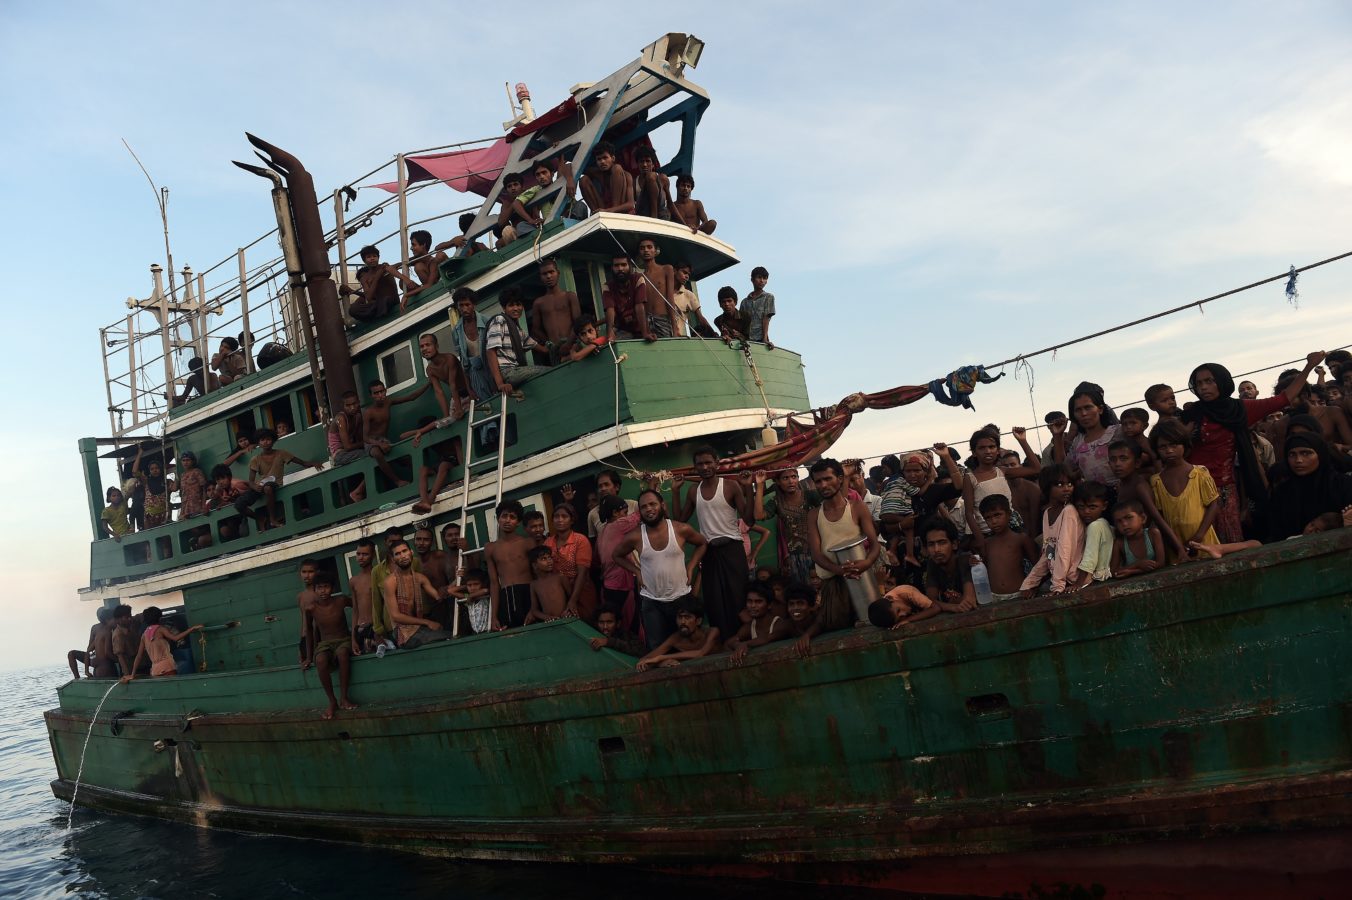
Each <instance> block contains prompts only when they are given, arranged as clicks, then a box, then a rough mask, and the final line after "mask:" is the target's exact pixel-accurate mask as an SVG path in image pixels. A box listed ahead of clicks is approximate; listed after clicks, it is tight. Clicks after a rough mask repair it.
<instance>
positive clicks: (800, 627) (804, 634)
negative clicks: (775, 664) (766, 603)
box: [784, 570, 821, 656]
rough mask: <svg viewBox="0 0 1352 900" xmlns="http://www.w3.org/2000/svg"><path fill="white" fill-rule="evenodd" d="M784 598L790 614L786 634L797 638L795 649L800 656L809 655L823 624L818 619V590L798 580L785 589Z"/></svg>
mask: <svg viewBox="0 0 1352 900" xmlns="http://www.w3.org/2000/svg"><path fill="white" fill-rule="evenodd" d="M813 574H814V575H815V574H816V570H813ZM784 600H785V602H786V603H787V605H788V616H789V633H788V635H786V636H787V637H790V638H796V639H797V640H796V641H795V643H794V649H795V650H797V651H798V655H799V656H807V655H808V654H809V653H811V652H812V646H811V645H812V639H813V638H814V637H816V636H817V635H818V634H820V633H821V624H820V623H819V622H818V621H817V591H816V590H815V589H814V588H813V587H812V586H811V585H809V584H803V583H802V582H801V581H796V582H794V583H793V584H790V585H789V586H787V587H786V588H785V589H784Z"/></svg>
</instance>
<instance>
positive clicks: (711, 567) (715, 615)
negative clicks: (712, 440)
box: [640, 447, 752, 634]
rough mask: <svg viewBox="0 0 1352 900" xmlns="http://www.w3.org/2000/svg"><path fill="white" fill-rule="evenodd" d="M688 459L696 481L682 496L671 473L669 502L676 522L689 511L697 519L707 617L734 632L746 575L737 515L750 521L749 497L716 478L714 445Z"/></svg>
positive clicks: (685, 518) (735, 484)
mask: <svg viewBox="0 0 1352 900" xmlns="http://www.w3.org/2000/svg"><path fill="white" fill-rule="evenodd" d="M694 464H695V473H696V474H697V475H698V476H699V482H698V483H696V484H693V485H691V486H690V489H689V490H688V491H686V492H685V496H684V497H682V486H683V484H684V483H685V479H684V478H683V477H682V476H680V475H677V476H675V477H674V478H673V479H672V483H671V505H672V508H673V509H675V510H676V513H675V515H676V518H677V519H679V520H680V521H682V522H689V521H690V516H691V514H692V513H693V514H694V515H696V516H697V517H698V518H699V530H700V533H701V534H702V535H704V538H705V539H706V540H707V541H708V542H709V552H708V555H707V562H706V563H705V565H704V567H703V568H702V570H701V571H702V574H703V578H702V580H701V584H702V586H703V593H704V606H705V609H706V610H707V611H708V613H709V622H710V624H712V625H713V626H714V627H716V628H717V629H718V630H719V633H720V634H736V633H737V629H738V627H739V626H740V625H741V621H740V619H739V617H738V613H739V612H741V609H742V604H743V603H744V602H745V600H746V580H747V567H746V550H745V549H744V547H743V545H742V530H741V528H740V527H739V526H738V524H737V520H738V519H741V520H742V521H744V522H746V523H747V524H748V525H750V524H752V515H751V498H750V497H748V496H747V492H746V491H745V490H743V488H742V485H741V484H740V483H739V482H738V481H737V480H736V479H733V478H720V477H719V475H718V454H717V452H715V451H714V448H712V447H699V448H697V449H696V450H695V454H694ZM641 506H642V504H641V503H640V507H641Z"/></svg>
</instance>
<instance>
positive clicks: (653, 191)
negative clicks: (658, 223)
mask: <svg viewBox="0 0 1352 900" xmlns="http://www.w3.org/2000/svg"><path fill="white" fill-rule="evenodd" d="M634 157H635V161H636V162H637V163H638V174H637V175H635V176H634V207H635V212H637V213H638V214H639V215H640V216H648V217H649V218H651V219H662V220H664V221H670V220H671V207H672V200H671V179H669V178H668V177H667V176H665V175H663V174H662V172H661V171H660V170H659V169H658V166H657V152H656V151H655V150H653V148H651V147H640V148H639V150H638V152H637V153H635V154H634Z"/></svg>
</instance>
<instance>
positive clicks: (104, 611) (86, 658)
mask: <svg viewBox="0 0 1352 900" xmlns="http://www.w3.org/2000/svg"><path fill="white" fill-rule="evenodd" d="M111 615H112V610H110V609H108V608H107V607H100V608H99V610H98V612H96V613H95V614H94V616H95V618H97V619H98V621H97V622H95V623H94V624H93V625H90V626H89V642H88V643H87V644H86V645H85V648H84V649H83V650H72V651H70V652H69V653H67V654H66V664H67V665H69V666H70V675H71V677H72V678H74V679H75V680H76V681H79V680H80V665H79V664H80V663H84V670H85V677H86V678H93V677H94V644H95V643H96V641H97V639H98V635H99V629H101V628H102V627H103V623H104V622H106V621H108V618H109V617H110V616H111Z"/></svg>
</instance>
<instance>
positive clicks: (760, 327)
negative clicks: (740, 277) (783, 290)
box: [741, 266, 775, 350]
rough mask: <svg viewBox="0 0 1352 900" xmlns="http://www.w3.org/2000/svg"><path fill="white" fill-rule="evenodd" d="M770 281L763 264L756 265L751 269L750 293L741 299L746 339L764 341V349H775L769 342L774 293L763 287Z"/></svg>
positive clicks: (768, 273) (773, 309)
mask: <svg viewBox="0 0 1352 900" xmlns="http://www.w3.org/2000/svg"><path fill="white" fill-rule="evenodd" d="M769 281H770V271H769V270H768V269H766V268H765V266H756V268H754V269H752V270H751V293H749V294H747V295H746V297H745V299H743V300H742V308H741V313H742V317H743V318H744V319H746V326H747V332H746V339H747V340H749V341H753V342H764V343H765V349H766V350H773V349H775V345H774V344H773V343H771V342H770V320H771V319H772V318H774V315H775V295H774V294H772V293H770V292H769V291H767V290H766V289H765V285H766V284H768V283H769Z"/></svg>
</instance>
